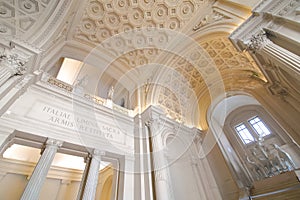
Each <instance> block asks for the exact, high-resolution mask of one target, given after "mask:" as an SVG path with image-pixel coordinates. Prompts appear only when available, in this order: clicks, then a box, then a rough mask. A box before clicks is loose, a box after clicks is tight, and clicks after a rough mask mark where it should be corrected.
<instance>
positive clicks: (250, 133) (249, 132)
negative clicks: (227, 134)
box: [235, 116, 271, 144]
mask: <svg viewBox="0 0 300 200" xmlns="http://www.w3.org/2000/svg"><path fill="white" fill-rule="evenodd" d="M235 131H236V132H237V134H238V135H239V137H240V139H241V140H242V141H243V143H244V144H249V143H252V142H255V141H256V140H258V138H260V137H265V136H267V135H270V134H271V131H270V130H269V129H268V127H267V126H266V125H265V123H264V122H263V121H262V120H261V119H260V118H259V117H258V116H255V117H252V118H251V119H249V120H247V121H246V122H244V123H241V124H238V125H237V126H235Z"/></svg>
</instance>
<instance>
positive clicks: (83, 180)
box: [77, 155, 92, 200]
mask: <svg viewBox="0 0 300 200" xmlns="http://www.w3.org/2000/svg"><path fill="white" fill-rule="evenodd" d="M91 160H92V159H91V155H88V156H87V157H85V158H84V162H85V168H84V171H83V174H82V178H81V182H80V186H79V190H78V195H77V200H81V199H82V196H83V191H84V186H85V184H86V179H87V175H88V173H89V169H90V165H91Z"/></svg>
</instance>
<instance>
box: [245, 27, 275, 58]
mask: <svg viewBox="0 0 300 200" xmlns="http://www.w3.org/2000/svg"><path fill="white" fill-rule="evenodd" d="M270 43H271V40H269V38H268V37H267V34H266V32H265V31H263V30H262V31H260V32H259V33H257V34H256V35H253V36H252V37H251V38H250V41H249V42H248V43H247V49H249V50H250V51H251V52H252V53H256V52H257V51H259V50H261V49H262V48H264V47H265V46H266V45H267V44H270Z"/></svg>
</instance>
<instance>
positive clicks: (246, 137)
mask: <svg viewBox="0 0 300 200" xmlns="http://www.w3.org/2000/svg"><path fill="white" fill-rule="evenodd" d="M235 130H236V132H237V133H238V135H239V136H240V138H241V140H242V141H243V143H244V144H248V143H250V142H254V138H253V136H252V135H251V133H250V132H249V130H248V129H247V127H246V126H245V125H244V124H240V125H238V126H236V127H235Z"/></svg>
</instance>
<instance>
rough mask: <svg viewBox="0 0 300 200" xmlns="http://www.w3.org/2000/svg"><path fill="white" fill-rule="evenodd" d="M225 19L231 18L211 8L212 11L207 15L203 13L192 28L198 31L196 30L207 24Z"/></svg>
mask: <svg viewBox="0 0 300 200" xmlns="http://www.w3.org/2000/svg"><path fill="white" fill-rule="evenodd" d="M227 19H231V18H230V17H228V16H226V15H224V14H222V13H220V12H217V11H216V10H213V11H212V13H210V14H208V15H205V16H204V17H203V18H202V19H201V20H200V22H199V23H198V24H197V25H196V26H194V28H193V30H194V31H198V30H201V29H203V28H204V27H206V26H208V25H211V24H214V23H216V22H220V21H224V20H227Z"/></svg>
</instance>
